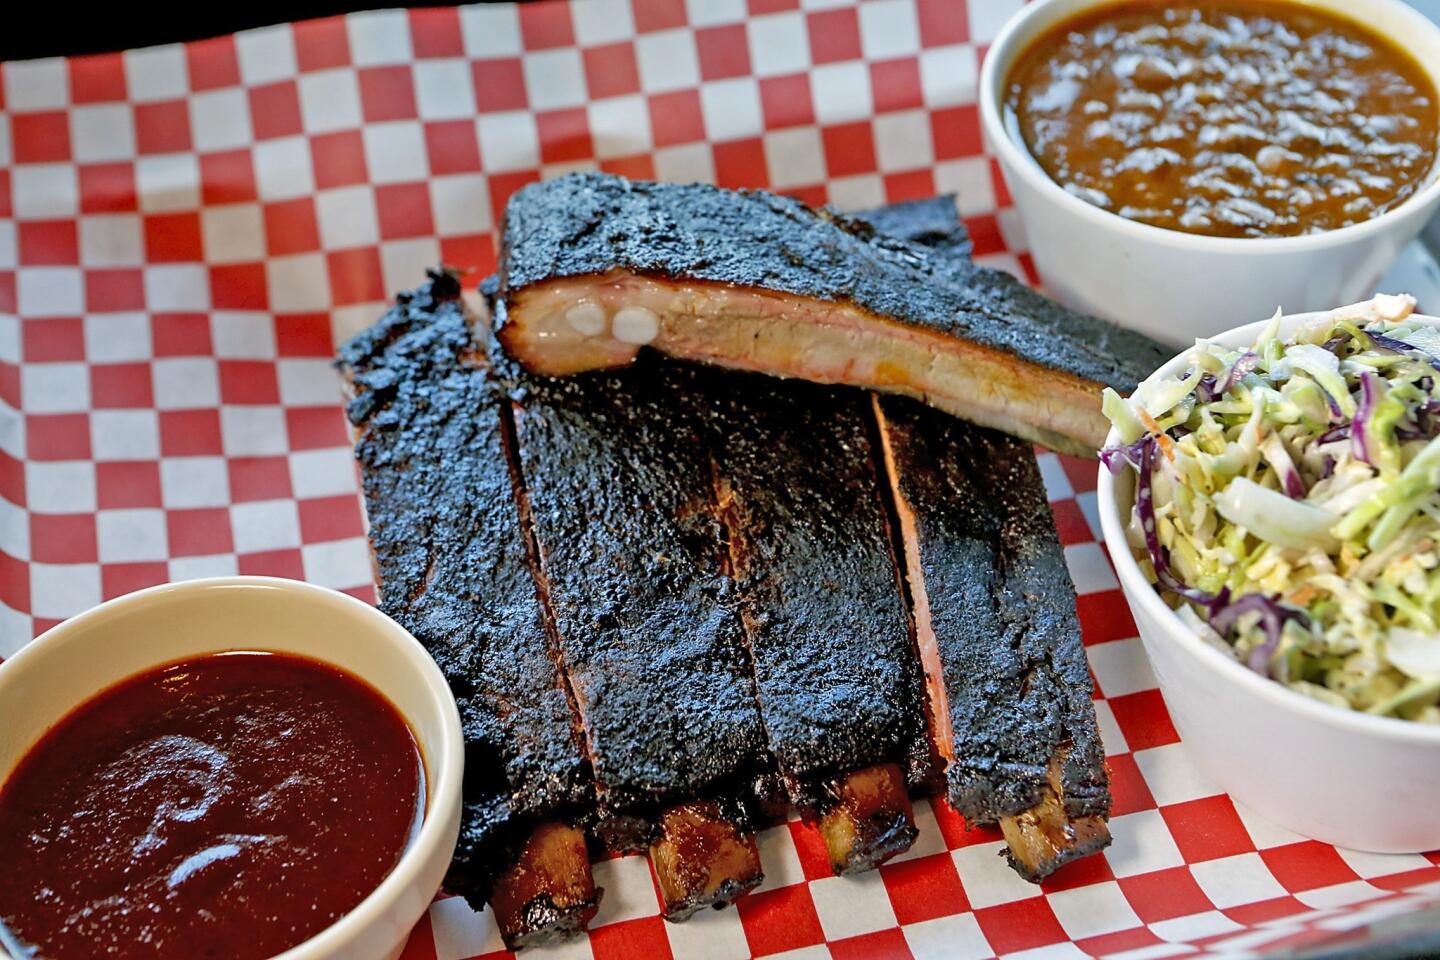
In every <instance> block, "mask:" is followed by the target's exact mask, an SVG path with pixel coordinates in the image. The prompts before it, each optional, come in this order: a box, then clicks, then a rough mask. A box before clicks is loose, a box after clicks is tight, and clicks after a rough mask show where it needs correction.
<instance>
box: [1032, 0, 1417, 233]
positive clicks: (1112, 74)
mask: <svg viewBox="0 0 1440 960" xmlns="http://www.w3.org/2000/svg"><path fill="white" fill-rule="evenodd" d="M1005 101H1006V108H1007V111H1008V112H1009V114H1010V118H1011V120H1012V121H1013V122H1014V123H1016V124H1017V125H1018V128H1019V133H1020V135H1021V137H1022V138H1023V140H1024V143H1025V146H1026V147H1027V148H1028V149H1029V151H1030V153H1031V155H1032V156H1033V157H1034V158H1035V159H1036V160H1037V161H1038V162H1039V164H1040V166H1041V167H1043V168H1044V170H1045V172H1046V173H1048V174H1049V175H1050V177H1051V178H1052V179H1053V180H1054V181H1055V182H1056V183H1058V184H1060V185H1061V186H1062V187H1064V188H1065V189H1066V190H1067V191H1068V192H1070V193H1072V194H1074V195H1075V196H1077V197H1080V198H1081V199H1083V200H1086V201H1089V202H1090V203H1093V204H1094V205H1096V206H1098V207H1101V208H1103V209H1105V210H1109V211H1111V212H1112V213H1117V214H1119V215H1120V216H1122V217H1128V218H1130V219H1132V220H1138V221H1141V222H1143V223H1148V224H1153V225H1154V226H1157V227H1165V228H1167V229H1171V230H1182V231H1185V232H1187V233H1196V234H1207V235H1210V236H1217V237H1285V236H1296V235H1300V234H1309V233H1318V232H1321V231H1325V230H1333V229H1335V228H1337V227H1343V226H1346V225H1348V224H1353V223H1359V222H1361V221H1364V220H1368V219H1370V218H1371V217H1374V216H1377V215H1378V214H1380V213H1383V212H1384V211H1386V210H1389V209H1391V208H1393V207H1395V206H1396V205H1397V204H1399V203H1402V202H1403V201H1404V200H1405V199H1406V198H1407V197H1410V196H1411V195H1413V194H1414V193H1415V192H1416V191H1417V190H1419V189H1420V188H1421V187H1422V186H1423V185H1424V183H1425V182H1426V180H1427V177H1428V175H1429V173H1430V170H1431V168H1432V166H1433V165H1434V162H1435V153H1436V136H1437V133H1436V124H1437V116H1436V92H1435V86H1434V84H1433V83H1432V82H1431V80H1430V79H1429V77H1428V75H1427V74H1426V73H1425V72H1424V70H1422V69H1421V67H1420V66H1419V65H1418V64H1417V63H1416V62H1415V61H1414V60H1413V59H1412V58H1411V57H1410V56H1409V55H1408V54H1407V53H1406V52H1404V51H1403V50H1400V49H1399V48H1397V47H1396V46H1395V45H1394V44H1393V43H1391V42H1389V41H1388V40H1386V39H1384V38H1382V37H1380V36H1379V35H1377V34H1375V33H1373V32H1372V31H1370V30H1369V29H1367V28H1365V27H1363V26H1361V25H1359V24H1357V23H1354V22H1351V21H1349V20H1344V19H1341V18H1340V17H1337V16H1335V15H1332V14H1329V13H1326V12H1323V11H1320V10H1317V9H1315V8H1313V7H1302V6H1300V5H1298V4H1291V3H1279V2H1268V0H1204V2H1188V3H1186V2H1182V3H1157V2H1153V0H1147V2H1126V3H1117V4H1113V5H1107V6H1103V7H1100V8H1099V9H1097V10H1093V11H1090V12H1087V13H1085V14H1082V15H1080V16H1078V17H1076V18H1074V19H1072V20H1069V21H1067V22H1064V23H1061V24H1060V25H1058V26H1056V27H1054V28H1052V29H1051V30H1050V31H1048V32H1047V33H1045V34H1043V35H1041V36H1040V37H1039V38H1038V39H1036V40H1035V41H1034V42H1033V43H1032V44H1031V45H1030V47H1029V48H1027V49H1026V50H1025V52H1024V53H1023V54H1022V55H1021V56H1020V58H1019V59H1018V60H1017V62H1016V64H1015V66H1014V68H1013V69H1012V70H1011V72H1010V74H1009V76H1008V78H1007V80H1006V91H1005Z"/></svg>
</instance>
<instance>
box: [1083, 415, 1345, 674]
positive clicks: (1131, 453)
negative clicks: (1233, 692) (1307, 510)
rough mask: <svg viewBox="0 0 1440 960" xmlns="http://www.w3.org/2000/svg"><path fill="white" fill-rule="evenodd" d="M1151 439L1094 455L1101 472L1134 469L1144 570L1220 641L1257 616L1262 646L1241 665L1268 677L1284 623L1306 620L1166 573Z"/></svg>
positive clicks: (1264, 601) (1251, 596)
mask: <svg viewBox="0 0 1440 960" xmlns="http://www.w3.org/2000/svg"><path fill="white" fill-rule="evenodd" d="M1156 446H1157V444H1156V442H1155V438H1154V437H1152V436H1148V435H1147V436H1144V437H1141V438H1140V439H1139V440H1137V441H1135V442H1134V443H1131V444H1126V445H1125V446H1123V447H1107V448H1106V449H1105V450H1102V451H1101V453H1100V456H1101V459H1102V460H1104V461H1105V464H1106V466H1108V467H1110V469H1111V470H1112V471H1114V472H1116V473H1118V472H1120V471H1121V470H1123V469H1124V468H1125V466H1126V465H1127V464H1128V465H1129V466H1131V467H1133V468H1134V469H1135V472H1136V474H1137V477H1136V481H1135V514H1136V516H1138V517H1139V518H1140V530H1141V532H1142V533H1143V534H1144V537H1145V551H1146V553H1148V554H1149V556H1150V566H1151V568H1152V569H1153V570H1154V571H1155V582H1156V584H1157V585H1159V586H1160V587H1161V588H1162V589H1164V590H1167V591H1169V592H1170V593H1173V594H1175V595H1176V596H1178V597H1181V598H1182V599H1185V600H1188V601H1190V602H1191V603H1193V604H1195V605H1196V606H1198V607H1200V608H1201V609H1203V610H1204V611H1205V618H1206V620H1208V621H1209V623H1210V625H1211V626H1212V627H1214V628H1215V630H1216V632H1217V633H1219V634H1220V635H1221V636H1225V637H1228V636H1229V634H1230V631H1231V630H1232V629H1234V627H1235V624H1236V623H1237V622H1238V621H1239V619H1240V618H1241V617H1243V616H1244V615H1245V614H1247V613H1258V614H1260V624H1261V627H1262V629H1263V630H1264V631H1265V642H1264V643H1263V644H1261V645H1260V646H1259V647H1256V648H1255V650H1253V651H1251V653H1250V656H1249V657H1248V658H1247V661H1246V665H1247V666H1249V667H1250V669H1252V670H1254V671H1255V672H1256V673H1259V674H1262V675H1266V676H1268V675H1269V670H1270V667H1269V664H1270V658H1271V657H1272V656H1274V654H1275V651H1276V649H1278V648H1279V646H1280V637H1281V634H1282V632H1283V631H1284V628H1285V624H1286V622H1287V621H1290V620H1294V621H1296V622H1298V623H1299V624H1301V625H1302V626H1304V627H1306V628H1308V627H1309V625H1310V620H1309V618H1308V617H1306V616H1305V614H1304V613H1303V612H1301V611H1299V610H1296V609H1294V608H1293V607H1287V606H1285V605H1283V604H1281V603H1280V602H1279V601H1278V600H1275V599H1273V598H1271V597H1267V596H1265V595H1264V594H1262V593H1248V594H1245V595H1244V596H1241V597H1238V598H1236V599H1235V600H1233V601H1232V600H1231V599H1230V597H1231V593H1230V588H1229V587H1228V586H1226V587H1222V588H1221V589H1220V592H1219V593H1218V594H1215V593H1207V592H1205V591H1204V590H1199V589H1196V588H1195V587H1191V586H1188V585H1187V584H1185V583H1184V582H1183V581H1181V580H1180V578H1179V577H1177V576H1175V573H1174V571H1172V570H1171V569H1170V552H1169V551H1168V550H1166V549H1165V546H1164V545H1163V544H1162V543H1161V542H1160V534H1159V533H1158V532H1157V530H1156V525H1155V492H1154V487H1153V483H1152V474H1153V472H1154V469H1155V448H1156ZM1325 460H1326V465H1325V471H1326V473H1325V475H1326V476H1329V474H1330V472H1331V471H1332V470H1334V468H1335V461H1334V459H1333V458H1331V457H1326V458H1325Z"/></svg>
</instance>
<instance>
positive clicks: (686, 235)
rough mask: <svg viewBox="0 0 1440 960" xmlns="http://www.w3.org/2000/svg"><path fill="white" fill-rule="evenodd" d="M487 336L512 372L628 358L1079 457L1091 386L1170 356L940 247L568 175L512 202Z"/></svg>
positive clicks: (769, 203) (1131, 377) (730, 199)
mask: <svg viewBox="0 0 1440 960" xmlns="http://www.w3.org/2000/svg"><path fill="white" fill-rule="evenodd" d="M500 282H501V288H500V293H501V298H500V308H501V313H502V314H503V315H502V316H501V318H500V319H501V324H500V327H499V330H498V334H499V337H500V339H501V340H502V342H503V343H504V345H505V348H506V350H507V351H508V352H509V353H510V355H511V356H513V357H515V358H516V359H518V360H519V361H520V362H522V363H523V364H525V366H526V367H528V368H529V369H530V370H532V371H534V372H537V373H541V374H546V375H551V376H563V375H568V374H573V373H576V372H579V371H582V370H589V369H595V368H606V367H618V366H624V365H626V364H628V363H630V362H631V361H632V360H633V359H634V358H635V356H636V354H637V352H638V351H639V349H640V347H641V346H644V345H648V346H650V347H653V348H655V349H657V350H659V351H661V352H664V353H667V354H671V355H674V356H678V357H684V358H688V359H692V360H700V361H704V362H708V363H713V364H718V365H721V366H727V367H734V368H738V369H743V370H752V371H759V372H763V373H769V374H774V375H778V376H782V377H798V378H802V379H807V380H814V381H818V382H822V383H844V384H851V385H856V386H864V387H871V388H874V389H877V390H882V391H888V392H893V393H901V394H906V395H909V396H913V397H916V398H919V399H922V400H925V401H927V402H929V403H931V404H933V405H935V406H937V407H939V408H941V409H943V410H946V411H948V412H951V413H954V414H958V415H960V416H962V417H965V418H967V419H969V420H972V421H974V422H976V423H980V424H983V425H987V426H991V427H996V428H999V429H1002V430H1007V431H1009V432H1011V433H1014V434H1016V435H1018V436H1022V437H1026V438H1028V439H1032V440H1036V441H1039V442H1041V443H1045V444H1047V445H1049V446H1052V447H1054V448H1056V449H1059V450H1064V451H1068V452H1072V453H1079V454H1083V455H1087V456H1094V453H1095V450H1096V449H1097V448H1098V447H1099V446H1100V444H1101V443H1102V442H1103V439H1104V437H1105V434H1106V432H1107V430H1108V426H1107V423H1106V420H1105V418H1104V417H1103V416H1102V414H1101V412H1100V392H1101V389H1102V387H1104V386H1111V387H1115V388H1116V389H1118V390H1121V391H1122V392H1129V391H1130V390H1131V389H1133V388H1134V386H1135V385H1136V384H1137V383H1138V382H1139V381H1140V380H1141V379H1142V378H1143V377H1145V376H1147V375H1149V373H1150V372H1151V371H1152V370H1154V369H1155V368H1156V367H1157V366H1159V365H1160V364H1161V363H1162V362H1163V361H1164V360H1166V359H1167V358H1168V356H1169V354H1170V352H1171V351H1170V350H1169V349H1168V348H1166V347H1164V346H1162V345H1160V344H1157V343H1155V342H1153V341H1151V340H1148V339H1146V338H1145V337H1143V336H1141V335H1139V334H1136V333H1133V332H1131V331H1127V330H1122V329H1120V328H1118V327H1115V326H1113V325H1110V324H1108V323H1105V322H1104V321H1101V320H1098V319H1095V318H1093V317H1089V316H1084V315H1081V314H1077V313H1075V312H1073V311H1070V310H1066V309H1065V308H1063V307H1061V306H1059V305H1058V304H1056V303H1053V302H1052V301H1050V300H1047V299H1045V298H1044V297H1042V296H1040V295H1039V294H1037V293H1035V292H1033V291H1031V290H1029V289H1028V288H1026V287H1025V286H1024V285H1023V284H1020V283H1019V282H1018V281H1016V280H1015V279H1014V278H1012V277H1010V276H1009V275H1007V274H1004V273H1000V272H997V271H993V270H987V269H984V268H981V267H977V266H975V265H974V264H972V263H970V262H968V260H966V259H965V258H964V257H962V256H956V251H954V250H950V249H931V248H928V247H926V246H924V245H922V244H918V243H910V242H907V241H905V240H899V239H895V238H893V237H887V236H883V235H879V234H877V233H876V232H875V230H874V229H873V228H872V227H871V226H870V225H869V224H866V223H864V222H862V221H856V220H851V219H847V218H845V217H841V216H839V215H837V214H834V213H830V212H828V211H816V210H812V209H810V208H808V207H806V206H804V205H803V204H801V203H799V202H797V201H794V200H791V199H787V198H784V197H779V196H775V195H772V194H768V193H761V192H754V191H743V192H735V191H729V190H721V189H718V188H715V187H711V186H706V185H700V184H693V185H677V184H658V183H648V182H630V181H627V180H624V179H623V178H620V177H615V176H610V175H605V174H573V175H570V176H565V177H560V178H558V179H554V180H549V181H545V182H543V183H538V184H533V185H531V186H528V187H526V188H525V189H523V190H521V191H519V192H518V193H516V194H515V195H514V196H513V197H512V198H511V200H510V204H509V206H508V208H507V210H506V215H505V226H504V234H503V247H502V251H501V274H500Z"/></svg>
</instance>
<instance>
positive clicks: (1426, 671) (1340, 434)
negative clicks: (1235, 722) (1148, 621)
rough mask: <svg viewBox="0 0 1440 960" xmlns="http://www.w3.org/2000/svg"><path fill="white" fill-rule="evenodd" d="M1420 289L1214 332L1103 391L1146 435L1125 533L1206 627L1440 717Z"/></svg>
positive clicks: (1276, 659)
mask: <svg viewBox="0 0 1440 960" xmlns="http://www.w3.org/2000/svg"><path fill="white" fill-rule="evenodd" d="M1413 309H1414V300H1413V299H1412V298H1408V297H1386V296H1381V297H1377V298H1376V299H1374V300H1372V301H1369V302H1367V303H1363V304H1356V305H1354V306H1353V307H1346V308H1341V309H1339V310H1336V311H1332V312H1331V313H1329V314H1327V315H1325V316H1323V317H1321V318H1319V319H1317V320H1315V321H1312V322H1310V323H1307V324H1306V325H1305V327H1304V328H1303V329H1301V330H1299V331H1297V333H1296V334H1295V335H1294V336H1292V337H1289V338H1281V336H1280V334H1279V323H1278V320H1276V319H1272V321H1271V322H1270V323H1269V324H1267V325H1266V327H1265V329H1264V331H1263V332H1262V334H1261V336H1260V337H1259V338H1258V339H1257V341H1256V342H1255V343H1254V344H1253V345H1251V346H1250V347H1249V348H1248V349H1241V350H1237V349H1230V348H1225V347H1221V346H1218V345H1216V344H1214V343H1211V342H1208V341H1203V340H1202V341H1199V342H1197V343H1196V346H1195V349H1194V351H1193V352H1192V354H1191V363H1190V365H1189V367H1188V368H1187V369H1186V370H1185V372H1184V373H1183V374H1182V375H1180V376H1176V377H1171V378H1167V379H1165V380H1162V381H1158V382H1154V383H1150V384H1147V385H1146V386H1144V387H1143V388H1142V389H1140V390H1138V391H1136V395H1135V396H1133V397H1131V398H1129V399H1128V400H1127V399H1122V398H1121V397H1120V396H1118V395H1116V394H1114V393H1113V392H1107V394H1106V396H1105V398H1104V404H1103V409H1104V412H1105V414H1106V416H1107V417H1109V419H1110V421H1111V423H1112V424H1114V425H1115V427H1116V429H1117V431H1118V433H1119V435H1120V438H1121V440H1122V442H1123V443H1124V444H1126V445H1128V446H1129V447H1130V448H1132V449H1134V448H1135V445H1136V444H1153V445H1154V446H1153V447H1152V448H1151V449H1152V450H1153V451H1154V453H1153V456H1150V457H1149V459H1150V462H1151V464H1152V466H1151V476H1150V479H1149V483H1150V489H1151V492H1152V498H1151V499H1152V502H1153V518H1152V519H1151V520H1150V521H1149V522H1150V523H1152V524H1153V534H1154V537H1153V538H1151V539H1150V541H1149V545H1148V546H1147V543H1146V537H1148V536H1149V532H1148V530H1147V528H1146V527H1145V522H1146V521H1145V520H1144V518H1142V517H1141V516H1139V514H1138V511H1137V512H1136V514H1135V515H1134V516H1132V522H1131V525H1130V533H1131V535H1132V536H1131V540H1132V546H1133V547H1134V548H1135V549H1136V553H1137V555H1138V556H1139V558H1140V560H1141V565H1142V567H1143V568H1144V569H1145V570H1146V571H1147V573H1148V574H1149V575H1150V576H1151V578H1152V580H1155V579H1157V574H1156V569H1157V568H1160V575H1159V576H1158V579H1159V580H1160V581H1162V582H1163V583H1165V584H1167V585H1168V587H1169V589H1168V590H1167V589H1164V588H1159V587H1157V589H1161V592H1162V594H1163V595H1165V597H1166V599H1167V601H1169V602H1170V603H1171V605H1172V606H1175V607H1176V608H1177V609H1178V610H1179V611H1180V612H1181V614H1182V619H1184V620H1185V621H1186V623H1188V624H1189V625H1190V626H1191V627H1192V628H1193V629H1195V631H1196V633H1197V635H1199V636H1200V637H1201V638H1202V639H1203V640H1205V642H1207V643H1209V644H1211V645H1213V646H1217V647H1218V648H1220V649H1223V650H1226V651H1228V652H1229V653H1231V654H1232V655H1233V656H1235V657H1236V658H1237V659H1238V660H1240V661H1241V662H1242V663H1247V664H1249V665H1250V666H1251V667H1252V668H1254V669H1257V670H1259V671H1261V672H1262V673H1265V674H1267V675H1268V676H1270V677H1272V678H1273V679H1275V680H1277V681H1279V682H1282V683H1284V684H1286V685H1287V686H1289V687H1290V688H1291V689H1293V690H1295V691H1296V692H1297V693H1300V694H1303V695H1305V696H1308V697H1311V698H1313V699H1315V700H1318V701H1321V702H1324V703H1330V704H1334V705H1336V706H1346V707H1349V708H1351V709H1355V710H1363V711H1368V712H1370V713H1374V714H1379V715H1385V716H1394V717H1400V718H1403V719H1408V720H1414V721H1419V722H1426V723H1440V386H1437V383H1440V330H1437V329H1436V327H1434V326H1432V325H1430V324H1429V323H1428V322H1422V321H1421V320H1420V319H1418V318H1416V317H1415V316H1413ZM1242 357H1245V358H1246V359H1245V361H1244V363H1243V364H1242V365H1241V366H1240V367H1238V368H1237V367H1236V364H1237V362H1239V361H1241V358H1242ZM1232 370H1233V371H1234V373H1235V374H1236V375H1235V376H1231V375H1230V374H1231V372H1232ZM1107 462H1109V463H1111V464H1112V468H1113V467H1114V466H1115V465H1116V464H1119V463H1125V462H1128V463H1130V464H1131V465H1132V466H1134V465H1135V464H1137V463H1138V462H1140V461H1139V459H1137V458H1135V457H1126V458H1123V459H1117V458H1114V457H1108V458H1107ZM1142 531H1145V532H1146V537H1142V535H1141V533H1142ZM1157 544H1158V548H1157ZM1182 588H1183V590H1184V593H1185V596H1184V597H1183V598H1182V597H1181V596H1180V595H1179V594H1177V593H1174V592H1171V591H1174V590H1181V589H1182ZM1256 594H1258V595H1259V596H1258V597H1257V596H1253V595H1256ZM1207 597H1209V598H1210V600H1209V602H1205V601H1206V598H1207ZM1247 597H1248V598H1249V599H1242V598H1247Z"/></svg>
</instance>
